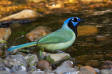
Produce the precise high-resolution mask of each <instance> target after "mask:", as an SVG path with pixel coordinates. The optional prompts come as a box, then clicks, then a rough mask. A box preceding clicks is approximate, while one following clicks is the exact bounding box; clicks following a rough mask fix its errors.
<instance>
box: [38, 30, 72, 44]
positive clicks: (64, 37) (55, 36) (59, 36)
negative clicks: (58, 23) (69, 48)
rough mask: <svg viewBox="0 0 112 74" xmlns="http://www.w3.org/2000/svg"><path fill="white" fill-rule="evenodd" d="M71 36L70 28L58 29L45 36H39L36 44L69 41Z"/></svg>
mask: <svg viewBox="0 0 112 74" xmlns="http://www.w3.org/2000/svg"><path fill="white" fill-rule="evenodd" d="M72 37H73V32H72V31H71V30H64V29H59V30H57V31H55V32H53V33H51V34H48V35H47V36H45V37H43V38H41V39H40V40H39V41H38V44H49V43H63V42H66V41H69V40H70V39H71V38H72Z"/></svg>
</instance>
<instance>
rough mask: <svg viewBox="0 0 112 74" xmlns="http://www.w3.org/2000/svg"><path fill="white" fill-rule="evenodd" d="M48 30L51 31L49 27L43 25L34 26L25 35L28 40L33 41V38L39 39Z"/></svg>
mask: <svg viewBox="0 0 112 74" xmlns="http://www.w3.org/2000/svg"><path fill="white" fill-rule="evenodd" d="M50 32H51V31H50V28H48V27H44V26H39V27H37V28H35V29H34V30H32V31H31V32H29V33H28V34H26V37H27V38H28V39H29V40H30V41H34V40H38V39H40V38H41V37H43V36H45V35H47V34H48V33H50Z"/></svg>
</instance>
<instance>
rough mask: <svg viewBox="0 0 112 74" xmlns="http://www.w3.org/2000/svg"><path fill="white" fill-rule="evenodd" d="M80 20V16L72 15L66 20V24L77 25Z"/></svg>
mask: <svg viewBox="0 0 112 74" xmlns="http://www.w3.org/2000/svg"><path fill="white" fill-rule="evenodd" d="M80 21H81V19H80V18H79V17H70V18H68V19H67V20H65V21H64V25H68V26H73V27H76V26H77V25H78V23H79V22H80Z"/></svg>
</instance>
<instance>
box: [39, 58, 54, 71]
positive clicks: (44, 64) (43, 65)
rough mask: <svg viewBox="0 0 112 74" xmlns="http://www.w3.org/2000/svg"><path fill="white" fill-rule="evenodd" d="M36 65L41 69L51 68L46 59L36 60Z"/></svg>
mask: <svg viewBox="0 0 112 74" xmlns="http://www.w3.org/2000/svg"><path fill="white" fill-rule="evenodd" d="M37 67H38V68H39V69H41V70H51V68H52V67H51V65H50V63H49V62H48V61H46V60H41V61H39V62H38V64H37Z"/></svg>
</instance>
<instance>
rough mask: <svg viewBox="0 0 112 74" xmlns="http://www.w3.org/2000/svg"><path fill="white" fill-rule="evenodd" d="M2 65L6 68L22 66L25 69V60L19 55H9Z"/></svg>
mask: <svg viewBox="0 0 112 74" xmlns="http://www.w3.org/2000/svg"><path fill="white" fill-rule="evenodd" d="M4 63H5V65H6V66H8V67H12V66H18V65H20V66H24V67H26V66H27V64H26V60H25V59H24V56H23V55H21V54H16V55H9V56H8V57H6V59H5V60H4Z"/></svg>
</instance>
